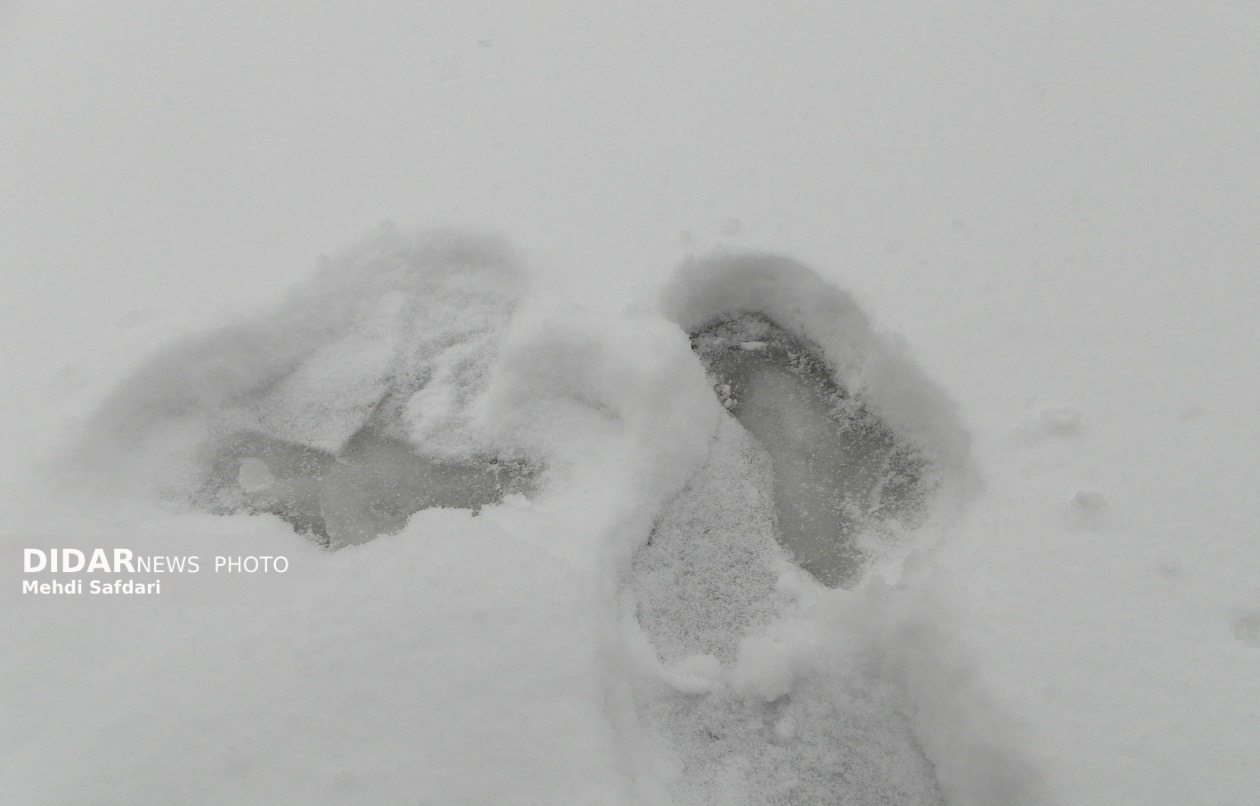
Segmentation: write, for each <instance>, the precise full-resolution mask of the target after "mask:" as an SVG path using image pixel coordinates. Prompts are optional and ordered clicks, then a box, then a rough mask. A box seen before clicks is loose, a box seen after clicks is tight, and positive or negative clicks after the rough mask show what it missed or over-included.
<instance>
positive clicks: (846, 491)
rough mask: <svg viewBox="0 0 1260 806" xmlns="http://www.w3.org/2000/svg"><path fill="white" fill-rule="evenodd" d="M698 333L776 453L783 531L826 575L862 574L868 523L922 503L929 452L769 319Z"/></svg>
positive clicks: (730, 403) (726, 401) (749, 420)
mask: <svg viewBox="0 0 1260 806" xmlns="http://www.w3.org/2000/svg"><path fill="white" fill-rule="evenodd" d="M692 343H693V344H694V345H695V347H696V350H697V352H698V353H699V355H700V357H701V360H702V361H703V362H704V363H705V367H706V368H707V369H708V371H709V372H710V373H711V374H712V376H713V379H714V383H715V384H716V386H717V391H718V394H719V396H720V399H721V401H722V404H723V406H724V407H725V408H727V409H728V410H729V411H730V412H731V413H732V414H734V416H735V417H736V419H738V420H739V422H740V423H741V424H742V425H743V426H744V427H745V428H747V429H748V430H749V431H750V432H751V434H752V436H753V438H754V439H755V440H756V441H757V443H758V445H760V446H761V448H762V450H764V451H765V452H766V453H767V454H768V455H769V457H770V465H771V467H772V468H773V473H774V479H773V483H772V485H771V487H772V489H773V490H774V499H775V508H774V513H775V516H776V519H777V522H778V532H777V535H778V538H779V540H780V541H782V543H783V544H784V546H786V547H787V549H788V551H789V552H791V555H792V557H793V559H794V560H795V561H796V562H798V563H799V564H800V565H801V566H803V567H804V568H805V570H807V571H809V572H810V573H811V574H813V575H814V576H815V577H817V578H818V579H819V580H820V581H821V582H823V583H824V584H826V585H831V586H836V585H840V584H843V583H845V582H852V581H853V580H854V579H855V578H856V577H857V575H858V574H859V573H860V572H861V570H862V560H863V555H862V551H861V549H860V548H859V546H858V541H859V539H860V537H861V535H862V532H863V531H867V532H870V531H873V530H874V529H875V528H876V527H877V526H878V525H879V524H880V523H881V522H882V521H886V520H888V519H890V518H897V517H899V516H902V517H905V516H910V515H912V514H913V513H914V509H915V504H918V503H922V499H923V497H924V495H925V491H924V490H923V489H922V487H921V480H920V471H921V470H922V465H923V460H922V459H921V458H919V457H918V456H916V455H915V454H914V452H913V451H912V450H911V449H910V448H909V447H908V446H905V445H898V444H897V441H896V436H895V435H894V434H893V433H892V432H891V431H889V429H888V427H887V426H885V425H884V424H883V423H882V422H880V420H879V419H878V418H877V417H875V416H873V415H872V414H871V413H870V412H869V411H867V410H866V409H865V407H864V406H863V405H862V403H861V402H860V401H858V400H855V399H853V398H852V397H850V396H848V395H847V394H846V393H845V391H844V390H843V389H842V388H841V387H840V386H839V385H837V383H836V380H835V379H834V378H832V377H831V376H830V374H829V373H828V371H827V368H826V365H825V364H824V363H823V361H822V359H821V358H820V357H819V356H817V355H815V354H813V350H811V349H810V348H809V347H807V346H805V345H804V344H802V343H801V342H800V341H798V340H796V339H794V338H792V337H791V336H790V335H789V334H787V333H786V332H785V331H784V330H783V329H782V328H780V327H778V326H777V325H775V324H774V323H773V322H771V321H769V320H768V319H765V318H764V317H760V316H757V315H753V314H745V315H743V316H739V317H737V318H734V319H729V320H726V321H720V322H718V323H715V324H712V325H709V326H707V327H705V328H704V329H702V330H700V331H699V332H697V333H695V334H693V335H692ZM750 345H753V346H752V347H750Z"/></svg>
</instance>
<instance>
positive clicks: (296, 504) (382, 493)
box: [206, 427, 530, 548]
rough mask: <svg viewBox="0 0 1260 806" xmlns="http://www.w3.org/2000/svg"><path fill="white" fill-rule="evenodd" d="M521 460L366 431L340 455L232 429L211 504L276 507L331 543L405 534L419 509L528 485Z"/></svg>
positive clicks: (476, 500)
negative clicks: (437, 454)
mask: <svg viewBox="0 0 1260 806" xmlns="http://www.w3.org/2000/svg"><path fill="white" fill-rule="evenodd" d="M529 475H530V473H529V468H527V467H526V466H525V465H524V464H523V463H520V462H504V461H500V460H498V459H495V458H484V459H483V458H476V457H470V458H468V459H466V460H463V461H454V460H444V459H435V458H432V457H427V456H423V455H421V454H419V453H417V451H416V450H415V449H414V448H413V447H412V446H411V445H410V444H408V443H407V442H405V441H403V440H400V439H397V438H394V437H391V436H386V435H384V434H382V433H380V432H379V430H378V429H374V428H371V427H366V428H364V429H362V430H361V431H359V432H358V433H356V434H355V435H354V436H353V437H351V438H350V440H349V441H348V442H347V443H346V444H345V446H344V447H343V448H342V449H341V450H340V451H338V452H337V453H336V454H333V453H329V452H326V451H321V450H318V449H315V448H311V447H308V446H304V445H299V444H295V443H292V442H287V441H285V440H280V439H276V438H274V437H270V436H266V435H264V434H260V433H256V432H242V433H237V434H233V435H232V436H230V437H229V438H227V439H226V440H224V442H223V443H222V444H221V445H220V446H219V448H218V449H217V450H216V451H215V453H214V456H213V457H212V459H211V461H210V469H209V474H208V478H207V480H206V487H207V490H206V492H207V495H208V497H210V498H211V499H212V500H213V508H214V509H218V510H221V511H241V510H244V511H249V512H255V513H270V514H273V515H276V516H278V517H280V518H282V519H283V520H285V521H286V522H288V523H289V524H290V525H291V526H292V527H293V528H294V530H295V531H297V532H299V533H302V534H307V535H310V536H311V537H312V538H313V539H315V540H316V541H318V542H320V543H321V544H323V545H326V546H328V547H330V548H340V547H342V546H348V545H358V544H361V543H366V542H367V541H369V540H372V539H373V538H375V537H377V536H379V535H383V534H393V533H396V532H398V531H400V530H401V529H402V528H403V527H404V526H405V525H406V524H407V520H408V519H409V518H410V517H411V516H412V515H413V514H415V513H416V512H418V511H420V510H422V509H429V508H433V507H444V508H457V509H471V510H473V511H474V512H475V511H476V510H478V509H479V508H480V507H482V506H485V505H488V504H492V503H495V502H497V501H500V500H502V498H503V497H504V496H505V495H507V494H510V493H513V492H523V491H525V490H526V488H527V487H528V479H529Z"/></svg>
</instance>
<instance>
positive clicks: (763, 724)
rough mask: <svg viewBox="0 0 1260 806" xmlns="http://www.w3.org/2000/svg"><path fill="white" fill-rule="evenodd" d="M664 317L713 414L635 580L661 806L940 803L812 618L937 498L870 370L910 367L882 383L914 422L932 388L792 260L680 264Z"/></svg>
mask: <svg viewBox="0 0 1260 806" xmlns="http://www.w3.org/2000/svg"><path fill="white" fill-rule="evenodd" d="M667 309H669V313H670V314H671V316H672V317H673V318H674V319H675V321H677V322H678V323H679V324H680V325H681V326H682V327H683V328H684V329H685V330H686V331H687V332H688V334H689V335H690V337H691V343H692V349H693V351H694V353H695V354H696V355H697V357H698V358H699V359H700V361H701V363H702V364H703V365H704V368H705V370H706V371H707V373H708V376H709V379H710V382H711V384H712V386H713V388H714V392H715V396H716V398H717V401H718V402H719V403H720V405H721V406H722V408H723V409H724V413H723V416H722V417H721V418H720V421H719V426H718V430H717V433H716V436H715V438H714V440H713V443H712V445H711V449H710V455H709V458H708V461H707V462H706V463H705V465H704V466H703V467H702V468H701V469H700V470H699V472H698V473H697V474H696V475H695V476H694V477H693V478H692V479H691V481H690V482H689V483H688V485H687V486H686V487H685V488H684V489H683V491H682V492H681V493H680V494H678V495H677V496H675V497H674V499H673V500H672V501H670V503H669V504H668V505H667V506H666V508H665V510H664V512H663V513H662V514H661V516H660V517H659V518H658V520H657V523H656V526H655V528H654V530H653V533H652V536H651V538H650V540H649V542H648V544H647V545H646V546H644V547H643V548H642V549H640V551H639V552H638V553H637V555H636V556H635V558H634V561H633V567H632V570H631V575H630V578H629V580H630V581H629V586H628V588H629V591H630V595H631V598H632V601H633V610H632V611H630V612H633V614H634V618H635V620H636V622H637V624H638V627H639V629H641V631H642V636H643V638H644V639H646V640H645V645H646V647H647V648H646V651H647V652H649V653H651V654H652V655H653V656H655V661H652V663H659V666H656V667H655V668H656V671H655V672H654V673H652V674H649V675H648V681H647V682H645V681H640V682H639V684H638V685H637V687H636V698H637V703H638V705H637V710H638V719H639V723H640V726H641V728H642V730H643V731H644V734H645V736H646V740H647V742H648V743H649V744H650V745H652V746H653V747H655V748H656V753H657V765H658V769H660V770H663V771H664V772H663V773H662V776H661V777H662V778H663V779H664V780H665V782H666V783H665V788H666V789H667V790H668V798H669V799H671V800H673V801H674V802H678V803H696V804H701V803H706V804H707V803H712V804H743V803H748V804H752V803H756V804H763V803H775V804H779V803H782V804H789V803H803V804H804V803H809V804H814V803H862V804H883V803H887V804H939V803H942V802H943V796H942V794H941V790H940V788H939V786H938V784H937V781H936V775H935V771H934V768H933V765H932V763H931V762H930V761H929V760H928V758H927V756H926V755H925V753H924V751H923V749H922V748H921V745H920V742H919V741H918V739H917V738H916V735H915V733H914V732H913V730H912V729H911V726H910V723H909V721H908V719H907V716H906V714H905V711H906V706H905V698H904V694H903V692H902V691H901V690H900V689H899V688H898V687H897V686H896V685H894V684H893V683H892V682H891V681H889V680H886V679H884V674H885V673H884V671H883V670H882V669H881V666H882V663H881V659H880V657H879V653H878V652H877V651H875V650H874V649H872V648H870V647H869V646H866V645H865V644H864V642H863V641H862V640H861V639H860V638H859V637H857V636H850V637H847V638H846V637H845V636H844V635H843V632H842V631H843V627H842V626H839V625H828V628H827V629H825V630H824V629H821V626H820V625H823V624H824V623H825V619H824V618H820V617H819V615H818V613H819V612H821V611H820V610H819V607H820V606H819V604H818V602H820V601H827V602H832V603H833V604H834V603H842V602H843V601H845V600H844V597H845V596H847V595H848V594H846V593H845V592H844V591H842V590H838V591H835V592H832V593H827V592H826V589H827V588H849V587H853V586H855V585H859V584H860V582H861V580H862V578H863V574H864V573H865V572H866V571H867V570H868V567H869V564H870V562H871V561H872V560H874V559H877V558H878V557H879V556H880V554H881V552H883V551H885V550H887V549H889V548H891V547H895V546H896V542H897V540H898V535H899V534H901V532H902V531H903V530H904V528H905V527H906V526H908V525H911V524H913V523H914V522H915V521H916V520H917V519H921V517H922V514H923V512H924V510H925V508H927V506H928V505H929V504H930V503H931V499H932V498H933V497H934V495H935V493H936V492H937V488H938V486H939V481H938V479H939V474H938V473H937V470H936V468H935V467H934V464H933V461H931V460H932V459H934V458H935V459H939V458H940V457H939V454H940V451H938V456H936V457H933V456H931V455H930V454H931V450H930V446H929V447H928V448H925V447H924V446H923V445H922V444H919V443H916V442H915V441H914V440H913V439H911V438H908V437H905V436H902V435H901V434H900V433H899V429H898V427H897V426H896V425H894V424H892V423H890V422H889V421H888V420H887V419H885V418H884V417H882V416H881V413H882V410H881V404H882V403H884V402H885V401H884V399H881V395H884V394H887V392H886V391H885V390H884V389H882V388H880V387H879V386H878V383H879V382H880V381H879V376H878V375H877V373H878V372H884V371H886V369H887V368H888V367H889V366H893V368H894V371H895V372H898V373H903V372H904V373H905V374H900V375H898V376H897V382H896V383H893V384H890V385H889V387H890V388H895V389H898V390H899V391H900V393H901V394H904V395H906V396H907V397H911V398H915V399H914V400H911V401H909V402H910V403H911V405H910V407H909V408H910V409H911V410H912V411H913V410H916V409H917V410H920V411H921V410H924V409H923V408H920V406H926V407H927V409H926V410H928V411H934V410H935V411H938V413H939V407H938V406H937V404H938V401H937V400H936V399H935V397H934V391H933V390H932V389H931V387H930V384H927V383H926V381H924V380H923V379H921V378H919V377H918V376H917V375H915V374H914V373H913V370H912V368H909V367H905V366H896V365H895V357H892V356H890V355H888V354H887V353H885V352H884V350H886V348H884V347H883V345H882V343H881V342H880V341H878V340H877V339H876V337H875V336H873V335H872V334H871V332H870V329H869V327H868V326H867V323H866V320H865V318H864V317H863V316H862V314H861V313H860V311H858V309H857V308H856V306H854V305H853V303H852V302H851V300H849V299H848V298H847V297H846V296H845V295H844V294H843V293H842V292H840V291H838V290H836V289H834V288H832V287H830V286H827V285H825V284H824V283H823V282H822V281H821V280H820V279H819V278H818V277H817V276H815V275H814V274H813V273H812V272H810V271H809V270H808V269H805V268H804V267H801V266H800V265H799V264H795V263H792V262H790V261H787V260H783V259H780V258H774V257H763V256H755V255H754V256H740V257H733V258H717V259H714V260H710V261H705V262H701V263H696V264H692V265H689V266H687V267H684V269H683V271H682V273H681V275H680V278H679V280H678V282H677V283H676V284H675V285H674V287H673V288H671V289H670V290H669V301H668V302H667ZM934 407H936V408H934ZM886 408H887V409H888V410H892V411H894V415H895V416H904V415H898V414H897V412H896V410H895V407H893V406H887V407H886ZM903 411H904V409H903ZM942 417H943V420H947V419H948V417H947V416H944V415H942ZM927 419H929V420H930V419H931V418H927ZM926 425H927V426H928V428H929V429H930V428H931V427H933V426H934V425H935V424H934V423H932V422H928V423H926ZM907 430H910V431H913V430H914V429H913V428H911V429H907ZM921 435H922V434H921V433H920V434H917V435H916V436H921ZM921 441H922V440H921ZM946 458H948V457H946ZM954 458H957V457H956V456H955V457H954ZM802 570H803V571H804V572H805V573H802ZM824 586H825V587H824ZM820 597H821V599H820ZM837 597H839V598H837ZM838 606H840V607H843V604H840V605H838Z"/></svg>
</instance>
